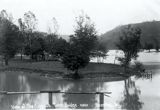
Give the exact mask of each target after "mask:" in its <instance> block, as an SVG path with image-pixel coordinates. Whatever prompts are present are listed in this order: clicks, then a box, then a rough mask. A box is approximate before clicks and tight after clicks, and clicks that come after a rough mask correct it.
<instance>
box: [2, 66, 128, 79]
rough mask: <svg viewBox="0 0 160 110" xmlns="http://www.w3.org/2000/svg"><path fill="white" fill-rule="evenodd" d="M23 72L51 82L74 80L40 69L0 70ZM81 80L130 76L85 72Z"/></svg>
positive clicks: (9, 68) (57, 72)
mask: <svg viewBox="0 0 160 110" xmlns="http://www.w3.org/2000/svg"><path fill="white" fill-rule="evenodd" d="M7 71H9V72H12V71H14V72H23V73H24V74H26V75H38V76H39V77H42V78H46V79H51V80H62V79H64V80H74V79H73V78H72V77H67V76H68V75H71V74H65V73H63V72H59V71H49V70H40V69H29V68H15V67H5V68H3V69H2V68H1V69H0V72H7ZM79 74H80V75H81V76H82V78H80V79H78V80H90V81H96V80H98V81H100V80H102V81H104V80H105V81H111V80H112V81H113V80H116V81H118V80H123V79H126V78H128V77H130V76H131V75H125V74H118V73H115V72H109V73H107V72H92V73H91V72H86V73H79Z"/></svg>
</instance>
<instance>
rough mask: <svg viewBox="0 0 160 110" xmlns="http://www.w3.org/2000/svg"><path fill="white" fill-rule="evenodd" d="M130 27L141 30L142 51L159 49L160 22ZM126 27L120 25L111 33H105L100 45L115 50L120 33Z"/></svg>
mask: <svg viewBox="0 0 160 110" xmlns="http://www.w3.org/2000/svg"><path fill="white" fill-rule="evenodd" d="M131 26H132V27H138V28H140V29H141V30H142V35H141V48H142V49H148V50H150V49H155V50H157V51H158V50H159V48H160V45H159V44H160V21H151V22H143V23H136V24H131ZM125 27H127V25H122V26H118V27H116V28H114V29H113V30H111V31H108V32H106V33H105V34H103V35H102V36H101V43H104V44H107V45H106V47H107V48H109V49H116V45H115V43H116V42H118V40H119V37H120V35H121V31H122V30H123V29H124V28H125Z"/></svg>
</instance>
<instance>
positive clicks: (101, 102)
mask: <svg viewBox="0 0 160 110" xmlns="http://www.w3.org/2000/svg"><path fill="white" fill-rule="evenodd" d="M99 95H100V96H99V100H100V103H99V104H100V110H103V109H104V93H100V94H99Z"/></svg>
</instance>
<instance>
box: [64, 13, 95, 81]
mask: <svg viewBox="0 0 160 110" xmlns="http://www.w3.org/2000/svg"><path fill="white" fill-rule="evenodd" d="M76 24H77V26H76V27H75V31H74V32H75V34H74V35H71V36H70V45H69V46H68V47H69V48H68V50H67V51H66V53H65V54H64V56H63V64H64V66H65V67H66V68H68V69H69V70H72V71H74V77H75V78H79V74H78V70H79V68H83V67H85V66H86V65H87V64H88V63H89V61H90V56H91V55H92V51H94V49H95V47H96V41H97V34H96V31H95V26H94V24H93V23H92V22H91V20H90V18H89V17H88V16H86V15H80V16H79V17H78V18H76Z"/></svg>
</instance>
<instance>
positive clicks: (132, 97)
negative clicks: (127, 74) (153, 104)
mask: <svg viewBox="0 0 160 110" xmlns="http://www.w3.org/2000/svg"><path fill="white" fill-rule="evenodd" d="M124 85H125V90H124V98H123V100H122V101H120V105H121V108H122V109H126V110H140V109H141V108H142V105H143V103H142V102H141V101H140V100H139V94H140V93H141V91H140V90H139V89H138V88H137V87H136V85H135V82H134V81H133V80H131V78H129V79H126V80H124Z"/></svg>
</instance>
